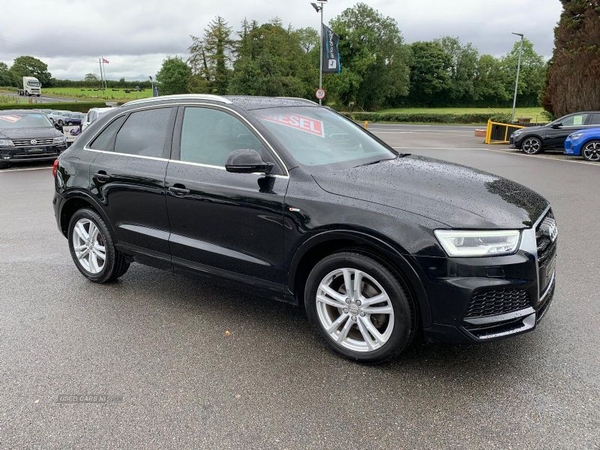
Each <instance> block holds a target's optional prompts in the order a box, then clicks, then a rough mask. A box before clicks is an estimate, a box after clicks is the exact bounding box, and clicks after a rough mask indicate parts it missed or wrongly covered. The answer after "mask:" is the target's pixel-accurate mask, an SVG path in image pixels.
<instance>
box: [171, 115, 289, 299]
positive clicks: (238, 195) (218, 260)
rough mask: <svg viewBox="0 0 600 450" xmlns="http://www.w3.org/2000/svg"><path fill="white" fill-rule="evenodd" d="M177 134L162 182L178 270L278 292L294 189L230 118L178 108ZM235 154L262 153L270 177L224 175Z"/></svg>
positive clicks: (250, 133)
mask: <svg viewBox="0 0 600 450" xmlns="http://www.w3.org/2000/svg"><path fill="white" fill-rule="evenodd" d="M176 130H177V131H176V135H177V138H176V139H175V140H174V154H173V160H172V161H171V163H170V164H169V167H168V168H167V176H166V180H165V186H166V188H167V194H166V195H167V197H166V198H167V210H168V213H169V219H170V224H171V236H170V244H171V253H172V256H173V264H174V266H175V268H176V269H177V268H178V267H179V268H183V269H185V270H192V271H195V272H208V273H212V274H216V275H220V276H224V277H227V278H234V279H238V281H242V282H252V283H253V284H255V285H256V286H257V287H262V288H267V289H277V290H279V289H281V288H282V284H283V275H284V274H283V268H282V261H283V226H284V225H283V203H284V196H285V193H286V190H287V185H288V181H289V178H288V176H287V172H286V170H285V168H284V167H283V165H282V163H280V162H279V160H278V158H277V157H276V155H274V153H273V152H272V150H270V149H267V144H266V142H265V141H264V140H263V139H262V138H261V137H259V135H258V134H257V133H256V131H255V130H254V129H253V128H252V127H251V126H250V125H249V124H248V123H247V122H246V121H245V120H244V119H243V118H241V116H239V115H238V114H237V113H235V112H234V111H232V110H228V109H223V108H219V107H213V106H208V105H207V106H186V107H181V109H180V113H179V116H178V120H177V125H176ZM237 149H254V150H256V151H258V152H259V153H260V154H261V156H262V157H263V160H265V161H267V162H272V163H273V164H274V170H273V172H272V175H269V176H265V175H264V174H258V173H253V174H241V173H230V172H227V171H226V170H225V161H226V159H227V157H228V155H229V154H230V153H231V152H232V151H233V150H237Z"/></svg>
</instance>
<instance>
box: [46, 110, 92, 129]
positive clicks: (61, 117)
mask: <svg viewBox="0 0 600 450" xmlns="http://www.w3.org/2000/svg"><path fill="white" fill-rule="evenodd" d="M40 111H42V112H43V113H44V114H46V116H47V117H48V119H50V122H52V124H53V125H55V126H58V127H64V126H65V125H66V126H69V125H81V123H82V122H83V119H84V117H85V114H83V113H80V112H72V111H59V110H55V109H41V110H40Z"/></svg>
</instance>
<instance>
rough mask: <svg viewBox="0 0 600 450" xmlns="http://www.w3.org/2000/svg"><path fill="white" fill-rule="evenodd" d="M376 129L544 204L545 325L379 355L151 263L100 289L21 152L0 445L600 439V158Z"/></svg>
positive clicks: (283, 445)
mask: <svg viewBox="0 0 600 450" xmlns="http://www.w3.org/2000/svg"><path fill="white" fill-rule="evenodd" d="M370 130H371V131H373V132H375V133H376V134H378V135H379V136H380V137H382V138H383V139H384V140H386V141H387V142H389V143H390V144H391V145H392V146H394V147H396V148H398V149H399V150H401V151H403V152H410V153H415V154H420V155H426V156H432V157H436V158H440V159H445V160H449V161H453V162H458V163H461V164H465V165H469V166H472V167H476V168H479V169H484V170H487V171H489V172H492V173H495V174H498V175H503V176H506V177H508V178H510V179H513V180H515V181H518V182H520V183H522V184H524V185H526V186H529V187H531V188H533V189H535V190H537V191H538V192H540V193H541V194H543V195H544V196H545V197H546V198H548V199H549V200H550V201H551V203H552V204H553V208H554V212H555V215H556V217H557V220H558V224H559V229H560V234H559V239H560V241H559V263H558V268H557V271H558V272H557V277H558V285H557V290H556V295H555V298H554V302H553V305H552V307H551V308H550V310H549V312H548V314H547V315H546V317H545V319H544V321H543V322H542V323H541V324H540V326H539V327H538V328H537V329H536V330H535V331H534V332H532V333H529V334H527V335H523V336H520V337H517V338H513V339H510V340H505V341H501V342H495V343H490V344H486V345H479V346H448V345H441V344H435V345H432V344H430V345H424V344H418V345H416V346H415V347H413V348H412V349H411V350H410V351H409V352H408V353H407V354H405V355H404V356H402V357H401V358H399V359H397V360H395V361H392V362H390V363H387V364H385V365H381V366H376V367H369V366H363V365H359V364H355V363H351V362H348V361H345V360H343V359H340V358H339V357H337V356H335V355H334V354H332V353H331V352H330V351H328V350H327V349H326V348H325V347H323V345H322V344H321V343H320V342H319V341H318V340H317V338H316V337H315V335H314V334H313V333H312V330H311V328H310V326H309V324H308V322H307V319H306V317H305V315H304V312H303V311H302V310H301V309H299V308H295V307H293V306H290V305H286V304H281V303H275V302H272V301H269V300H264V299H261V298H258V297H255V296H252V295H250V294H248V293H241V292H235V291H230V290H228V289H226V288H222V287H218V286H216V285H214V284H211V283H210V282H207V281H202V280H197V279H192V278H185V277H182V276H178V275H174V274H172V273H168V272H162V271H159V270H155V269H152V268H148V267H143V266H139V265H134V266H132V267H131V268H130V270H129V272H127V274H126V275H125V276H123V278H122V279H121V281H119V282H118V283H115V284H111V285H96V284H93V283H90V282H87V281H86V280H85V279H84V278H83V277H82V276H81V275H80V274H79V273H78V272H77V270H76V269H75V267H74V265H73V263H72V262H71V259H70V255H69V251H68V248H67V242H66V239H65V238H64V237H63V236H62V235H61V234H60V233H59V232H58V230H57V228H56V225H55V221H54V216H53V211H52V205H51V199H52V190H53V183H52V177H51V173H50V169H49V167H48V165H33V166H31V165H28V166H25V167H19V168H13V169H9V170H6V171H0V448H2V449H4V448H19V449H20V448H44V449H51V448H85V449H89V448H106V449H115V448H161V449H165V448H178V449H180V448H206V449H221V448H222V449H251V448H252V449H253V448H264V449H271V448H273V449H306V448H310V449H313V448H314V449H322V448H326V449H337V448H344V449H347V448H360V449H379V448H381V449H388V448H389V449H399V448H407V449H410V448H415V449H425V448H427V449H437V448H444V449H446V448H450V449H452V448H456V449H465V448H468V449H511V448H512V449H599V448H600V332H599V329H600V294H599V293H598V288H597V273H598V271H599V269H600V242H599V240H598V239H597V237H596V230H597V229H598V223H600V200H599V197H598V195H596V193H595V188H596V186H597V183H598V179H599V177H600V164H598V165H592V164H584V163H580V162H579V160H568V161H567V160H565V159H564V158H562V157H560V156H552V155H550V156H543V157H535V156H532V157H530V156H522V155H520V154H519V153H516V152H514V151H510V150H508V149H506V148H505V147H491V148H490V147H486V146H484V145H483V144H482V143H481V139H480V138H474V137H473V130H474V128H473V127H423V126H393V125H386V126H377V125H371V126H370ZM23 168H25V169H27V170H24V171H23V170H19V169H23Z"/></svg>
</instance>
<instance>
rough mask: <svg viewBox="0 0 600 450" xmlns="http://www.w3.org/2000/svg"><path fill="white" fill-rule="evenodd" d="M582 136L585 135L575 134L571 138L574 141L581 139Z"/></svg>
mask: <svg viewBox="0 0 600 450" xmlns="http://www.w3.org/2000/svg"><path fill="white" fill-rule="evenodd" d="M581 136H583V133H573V134H571V135H570V136H569V137H570V138H571V139H573V140H577V139H579V138H580V137H581Z"/></svg>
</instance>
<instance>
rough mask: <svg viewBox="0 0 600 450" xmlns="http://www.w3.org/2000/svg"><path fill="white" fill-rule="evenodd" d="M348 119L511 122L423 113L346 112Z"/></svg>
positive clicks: (502, 117) (500, 117) (497, 117)
mask: <svg viewBox="0 0 600 450" xmlns="http://www.w3.org/2000/svg"><path fill="white" fill-rule="evenodd" d="M342 114H344V115H345V116H346V117H348V118H350V119H352V120H356V121H358V122H363V121H365V120H367V121H369V122H401V123H402V122H404V123H406V122H419V123H447V124H473V123H476V124H485V123H487V121H488V120H489V119H492V120H493V121H495V122H503V123H507V122H510V119H511V118H510V116H509V115H506V114H496V115H492V116H490V115H489V114H481V113H479V114H423V113H414V114H412V113H370V112H344V113H342Z"/></svg>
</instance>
